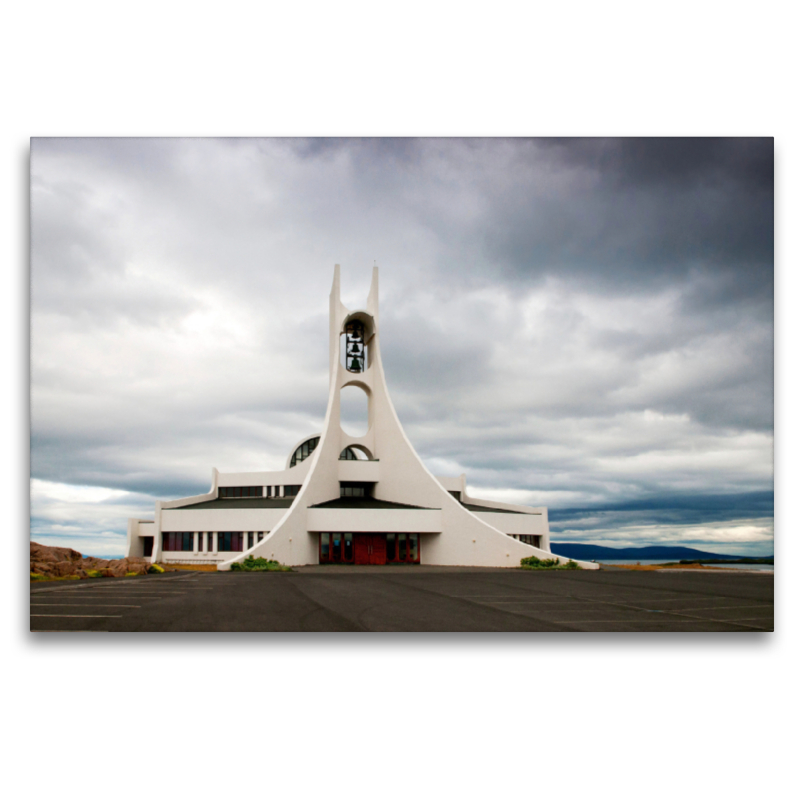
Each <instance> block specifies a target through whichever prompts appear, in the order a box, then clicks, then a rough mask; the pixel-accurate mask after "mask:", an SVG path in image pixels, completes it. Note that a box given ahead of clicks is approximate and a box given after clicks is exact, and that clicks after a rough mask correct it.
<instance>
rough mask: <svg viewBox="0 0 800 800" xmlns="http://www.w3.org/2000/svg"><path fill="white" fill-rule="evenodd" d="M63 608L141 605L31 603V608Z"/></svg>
mask: <svg viewBox="0 0 800 800" xmlns="http://www.w3.org/2000/svg"><path fill="white" fill-rule="evenodd" d="M34 606H36V607H37V608H42V607H48V608H65V607H66V606H70V607H74V608H94V607H95V606H102V607H103V608H141V606H129V605H123V604H122V603H31V608H33V607H34Z"/></svg>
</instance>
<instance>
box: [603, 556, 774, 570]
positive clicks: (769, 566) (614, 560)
mask: <svg viewBox="0 0 800 800" xmlns="http://www.w3.org/2000/svg"><path fill="white" fill-rule="evenodd" d="M593 560H594V561H596V562H597V563H598V564H641V565H642V566H643V567H644V566H647V565H648V564H675V563H677V561H676V559H674V558H657V559H651V560H648V559H646V558H640V559H635V558H596V559H593ZM705 566H708V567H724V568H725V569H752V570H759V571H762V572H774V571H775V565H774V564H706V565H705Z"/></svg>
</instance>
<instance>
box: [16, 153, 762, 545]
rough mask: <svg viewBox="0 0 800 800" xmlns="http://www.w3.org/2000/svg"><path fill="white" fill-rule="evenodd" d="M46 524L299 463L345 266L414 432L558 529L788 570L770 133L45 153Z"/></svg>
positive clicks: (116, 522)
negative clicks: (375, 319)
mask: <svg viewBox="0 0 800 800" xmlns="http://www.w3.org/2000/svg"><path fill="white" fill-rule="evenodd" d="M31 205H32V208H31V228H32V238H31V259H32V268H31V279H32V295H31V303H32V305H31V326H32V332H31V402H32V415H31V420H32V431H31V476H32V487H31V513H32V520H31V535H32V538H33V539H35V540H36V541H40V542H43V543H47V544H62V545H67V546H71V547H74V548H76V549H78V550H81V551H82V552H84V553H92V554H98V555H100V554H108V555H112V554H120V553H122V551H123V549H124V537H125V529H126V519H127V517H128V516H134V515H136V516H147V515H148V514H152V507H153V503H154V501H155V499H157V498H163V499H166V498H172V497H179V496H183V495H187V494H195V493H198V492H203V491H207V489H208V486H209V483H210V477H211V468H212V467H217V468H218V469H220V470H221V471H244V470H258V469H281V468H283V466H284V463H285V460H286V457H287V455H288V452H289V450H290V448H291V447H292V445H293V444H294V443H295V442H296V441H297V440H298V439H299V438H300V437H301V436H304V435H306V434H309V433H312V432H315V431H319V430H320V428H321V426H322V420H323V417H324V413H325V402H326V392H327V389H326V387H327V363H326V361H327V346H328V343H327V335H328V332H327V312H328V305H327V304H328V294H329V291H330V283H331V278H332V274H333V265H334V263H340V264H341V265H342V284H343V286H342V289H343V300H344V302H345V304H346V305H348V306H350V307H351V308H352V307H357V306H363V304H364V302H365V300H366V293H367V289H368V286H369V279H370V273H371V267H372V265H373V263H377V264H378V265H379V266H380V268H381V325H382V348H383V356H384V362H385V368H386V374H387V380H388V383H389V388H390V390H391V392H392V398H393V400H394V403H395V406H396V409H397V412H398V414H399V417H400V420H401V422H402V423H403V424H404V426H405V428H406V431H407V433H408V434H409V437H410V439H411V441H412V443H413V444H414V445H415V446H416V448H417V450H418V452H419V453H420V455H421V456H422V458H423V459H424V461H425V463H426V464H427V465H428V467H429V468H430V469H431V470H432V471H433V472H434V473H436V474H447V475H457V474H460V473H461V472H466V473H467V482H468V486H469V487H470V489H471V491H472V492H473V493H474V494H475V495H478V496H481V497H486V498H491V499H497V500H509V501H511V502H522V503H530V504H537V505H539V504H543V505H547V506H548V507H549V509H550V519H551V530H552V533H553V539H554V540H556V541H585V542H592V543H598V544H606V545H611V546H614V545H617V546H622V545H646V544H656V543H681V544H686V545H689V546H694V547H701V548H705V549H711V550H715V551H718V552H742V553H751V554H764V553H772V548H773V543H772V536H773V475H772V455H773V144H772V140H771V139H723V140H714V139H698V140H687V139H668V140H658V139H623V140H613V139H584V140H579V139H538V140H525V139H417V140H413V139H400V140H397V139H335V140H319V139H312V140H298V139H219V140H212V139H34V140H33V143H32V154H31Z"/></svg>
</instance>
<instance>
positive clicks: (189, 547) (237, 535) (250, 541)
mask: <svg viewBox="0 0 800 800" xmlns="http://www.w3.org/2000/svg"><path fill="white" fill-rule="evenodd" d="M161 536H162V540H161V542H162V549H163V550H166V551H170V552H175V551H180V552H193V551H194V533H193V532H186V531H182V532H180V533H171V532H170V533H162V534H161ZM197 537H198V541H197V549H198V551H199V552H201V553H211V552H212V551H213V550H214V534H213V533H198V534H197ZM263 538H264V531H249V532H244V531H220V532H219V533H218V534H217V550H218V551H219V552H223V553H228V552H232V553H235V552H242V551H243V550H249V549H250V548H251V547H252V546H253V545H254V544H256V542H260V541H261V540H262V539H263Z"/></svg>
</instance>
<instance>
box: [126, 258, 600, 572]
mask: <svg viewBox="0 0 800 800" xmlns="http://www.w3.org/2000/svg"><path fill="white" fill-rule="evenodd" d="M329 356H330V384H329V387H328V409H327V412H326V414H325V423H324V426H323V430H322V432H321V433H314V434H312V435H310V436H307V437H305V438H304V439H302V440H301V441H299V442H298V443H297V444H296V446H295V447H294V448H292V451H291V453H290V454H289V457H288V459H287V462H286V468H285V469H283V470H278V471H270V472H230V473H220V472H218V471H217V470H216V469H213V470H212V480H211V488H210V490H209V491H208V492H207V493H206V494H202V495H197V496H195V497H185V498H182V499H180V500H166V501H158V502H156V507H155V517H154V519H152V520H141V519H130V520H129V521H128V541H127V555H128V556H144V557H146V558H149V559H150V560H151V561H153V562H161V563H165V564H169V563H182V564H215V565H216V567H217V569H218V570H228V569H230V566H231V564H233V563H234V562H236V561H241V560H243V559H244V558H246V557H247V556H249V555H253V556H256V557H263V558H266V559H269V560H275V561H279V562H281V563H282V564H287V565H305V564H331V563H350V564H400V563H404V564H447V565H461V566H489V567H517V566H519V562H520V559H521V558H525V557H526V556H537V557H539V558H553V557H554V556H553V554H552V553H551V552H550V532H549V527H548V521H547V509H546V508H530V507H528V506H521V505H512V504H510V503H498V502H493V501H490V500H480V499H478V498H475V497H470V496H469V495H468V494H467V487H466V476H465V475H460V476H459V477H440V476H434V475H432V474H431V473H430V472H429V471H428V469H427V468H426V467H425V465H424V464H423V462H422V460H421V459H420V457H419V456H418V455H417V453H416V451H415V450H414V448H413V446H412V445H411V442H410V441H409V440H408V438H407V437H406V435H405V432H404V431H403V427H402V425H401V424H400V420H399V419H398V417H397V414H396V413H395V410H394V406H393V405H392V401H391V399H390V397H389V391H388V389H387V386H386V378H385V376H384V370H383V361H382V359H381V343H380V322H379V315H378V268H377V267H375V268H374V269H373V273H372V285H371V287H370V292H369V297H368V299H367V306H366V309H364V310H358V311H350V310H349V309H347V308H345V306H344V305H342V302H341V300H340V291H339V266H338V265H336V267H335V268H334V278H333V288H332V290H331V296H330V344H329ZM347 387H357V389H358V390H360V391H361V392H363V393H364V394H365V395H366V400H367V406H368V424H367V432H366V433H365V434H364V435H363V436H351V435H349V434H347V433H345V431H344V430H343V429H342V427H341V425H340V405H341V404H340V400H341V392H342V390H343V389H346V388H347ZM560 560H561V561H566V560H567V559H560ZM581 566H582V567H584V568H589V569H596V568H597V565H596V564H585V563H581Z"/></svg>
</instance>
